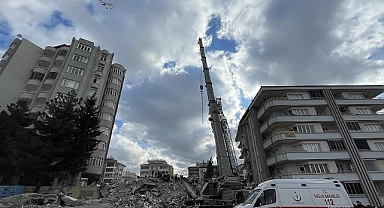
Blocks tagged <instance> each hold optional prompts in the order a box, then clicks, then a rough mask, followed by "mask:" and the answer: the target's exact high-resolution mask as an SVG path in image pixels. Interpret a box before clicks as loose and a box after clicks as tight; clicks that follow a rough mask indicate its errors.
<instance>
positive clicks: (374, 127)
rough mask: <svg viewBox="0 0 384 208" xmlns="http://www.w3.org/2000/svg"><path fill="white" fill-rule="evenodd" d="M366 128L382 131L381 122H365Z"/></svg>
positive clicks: (372, 130) (371, 130) (370, 130)
mask: <svg viewBox="0 0 384 208" xmlns="http://www.w3.org/2000/svg"><path fill="white" fill-rule="evenodd" d="M365 129H366V130H367V131H369V132H381V131H383V130H382V129H381V126H380V124H365Z"/></svg>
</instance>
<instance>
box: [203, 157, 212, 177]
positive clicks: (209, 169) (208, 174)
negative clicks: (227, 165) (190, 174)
mask: <svg viewBox="0 0 384 208" xmlns="http://www.w3.org/2000/svg"><path fill="white" fill-rule="evenodd" d="M214 171H215V170H214V168H213V161H212V157H211V158H210V159H209V160H208V161H207V170H206V171H205V173H204V180H209V179H211V178H212V177H213V175H214Z"/></svg>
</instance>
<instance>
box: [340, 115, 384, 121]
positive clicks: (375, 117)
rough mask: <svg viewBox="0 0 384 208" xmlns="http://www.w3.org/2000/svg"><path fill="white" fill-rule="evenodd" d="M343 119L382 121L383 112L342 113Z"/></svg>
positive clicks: (383, 118) (383, 117) (383, 119)
mask: <svg viewBox="0 0 384 208" xmlns="http://www.w3.org/2000/svg"><path fill="white" fill-rule="evenodd" d="M343 118H344V120H345V121H378V122H381V123H384V122H383V121H384V114H350V113H349V114H346V113H344V114H343Z"/></svg>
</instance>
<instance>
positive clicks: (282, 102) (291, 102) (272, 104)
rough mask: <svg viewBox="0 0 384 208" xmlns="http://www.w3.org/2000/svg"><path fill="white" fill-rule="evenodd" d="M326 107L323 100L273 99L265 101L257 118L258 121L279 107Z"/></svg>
mask: <svg viewBox="0 0 384 208" xmlns="http://www.w3.org/2000/svg"><path fill="white" fill-rule="evenodd" d="M322 105H324V106H325V105H327V102H326V101H325V100H324V99H288V98H287V97H273V98H269V99H267V100H266V101H265V102H264V103H263V104H262V105H261V107H260V108H259V109H258V112H257V118H258V119H260V118H261V117H262V116H263V114H264V113H265V112H266V111H270V110H271V111H272V110H273V109H274V108H278V107H281V106H322Z"/></svg>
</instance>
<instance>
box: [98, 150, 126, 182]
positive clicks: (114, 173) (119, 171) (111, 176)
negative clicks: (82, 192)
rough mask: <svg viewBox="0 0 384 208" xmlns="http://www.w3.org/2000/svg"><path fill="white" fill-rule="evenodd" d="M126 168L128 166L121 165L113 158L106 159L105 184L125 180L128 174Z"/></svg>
mask: <svg viewBox="0 0 384 208" xmlns="http://www.w3.org/2000/svg"><path fill="white" fill-rule="evenodd" d="M125 167H126V166H125V165H124V164H122V163H119V162H118V161H117V160H116V159H115V158H113V157H112V156H110V157H108V158H107V159H105V171H104V177H103V182H104V183H111V182H113V181H118V180H121V179H123V176H124V175H125V173H126V172H125V170H124V168H125Z"/></svg>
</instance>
